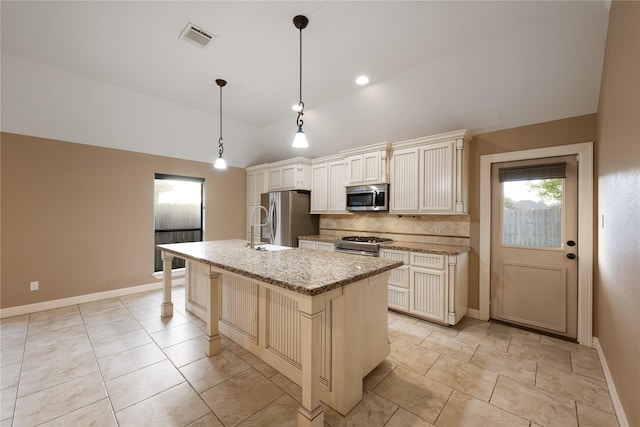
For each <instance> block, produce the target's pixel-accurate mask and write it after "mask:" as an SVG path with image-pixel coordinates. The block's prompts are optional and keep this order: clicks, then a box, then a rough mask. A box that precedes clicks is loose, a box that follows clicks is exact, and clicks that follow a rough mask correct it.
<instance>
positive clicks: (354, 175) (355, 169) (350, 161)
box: [345, 156, 363, 185]
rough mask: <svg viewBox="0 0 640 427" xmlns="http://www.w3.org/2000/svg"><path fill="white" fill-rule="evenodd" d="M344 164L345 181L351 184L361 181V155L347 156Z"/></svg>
mask: <svg viewBox="0 0 640 427" xmlns="http://www.w3.org/2000/svg"><path fill="white" fill-rule="evenodd" d="M345 165H346V168H347V183H349V185H351V184H356V183H359V182H362V174H363V166H362V156H351V157H347V160H346V162H345Z"/></svg>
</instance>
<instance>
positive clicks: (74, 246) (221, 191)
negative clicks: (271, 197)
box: [0, 133, 246, 308]
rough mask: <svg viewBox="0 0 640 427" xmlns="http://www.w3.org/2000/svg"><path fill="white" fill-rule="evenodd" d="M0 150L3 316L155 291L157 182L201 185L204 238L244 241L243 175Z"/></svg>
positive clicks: (40, 149) (48, 146)
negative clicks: (129, 290)
mask: <svg viewBox="0 0 640 427" xmlns="http://www.w3.org/2000/svg"><path fill="white" fill-rule="evenodd" d="M0 144H1V145H0V151H1V157H0V160H1V169H0V170H1V182H0V184H1V188H2V193H1V199H2V201H1V205H0V206H1V216H0V218H1V221H2V223H1V228H2V235H1V238H2V242H1V249H0V251H1V252H0V253H1V255H2V261H1V266H2V270H1V272H0V276H1V281H2V283H1V287H0V306H1V307H2V308H6V307H14V306H19V305H24V304H31V303H36V302H41V301H48V300H54V299H59V298H66V297H72V296H78V295H83V294H89V293H94V292H102V291H108V290H113V289H119V288H124V287H129V286H136V285H143V284H147V283H153V282H156V281H157V280H155V279H154V278H153V277H152V276H151V273H152V272H153V253H154V252H153V245H154V234H153V228H154V217H153V181H154V174H155V173H166V174H175V175H186V176H195V177H201V178H205V203H206V211H205V212H206V214H205V234H206V236H205V237H206V239H207V240H212V239H226V238H244V235H245V223H244V221H245V220H244V219H245V210H246V197H245V185H246V184H245V172H244V169H239V168H229V169H227V170H226V171H217V170H215V169H213V167H212V166H211V164H209V163H202V162H193V161H187V160H179V159H172V158H168V157H160V156H153V155H146V154H139V153H133V152H129V151H122V150H114V149H108V148H100V147H94V146H88V145H81V144H74V143H69V142H61V141H54V140H48V139H41V138H35V137H29V136H22V135H15V134H8V133H2V134H1V142H0ZM212 149H213V146H212ZM32 280H38V281H39V282H40V290H39V291H34V292H31V291H29V282H30V281H32Z"/></svg>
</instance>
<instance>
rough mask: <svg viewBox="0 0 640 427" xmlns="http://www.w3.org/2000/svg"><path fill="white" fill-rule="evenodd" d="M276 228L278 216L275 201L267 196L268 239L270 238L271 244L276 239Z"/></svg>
mask: <svg viewBox="0 0 640 427" xmlns="http://www.w3.org/2000/svg"><path fill="white" fill-rule="evenodd" d="M277 228H278V218H277V212H276V201H275V198H273V197H270V198H269V239H270V240H271V244H274V243H275V241H276V230H277Z"/></svg>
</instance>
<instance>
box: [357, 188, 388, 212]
mask: <svg viewBox="0 0 640 427" xmlns="http://www.w3.org/2000/svg"><path fill="white" fill-rule="evenodd" d="M388 202H389V184H376V185H359V186H357V187H347V210H348V211H386V210H388V207H387V205H388Z"/></svg>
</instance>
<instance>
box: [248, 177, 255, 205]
mask: <svg viewBox="0 0 640 427" xmlns="http://www.w3.org/2000/svg"><path fill="white" fill-rule="evenodd" d="M256 193H257V191H256V174H255V173H248V174H247V203H248V204H253V203H256Z"/></svg>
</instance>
